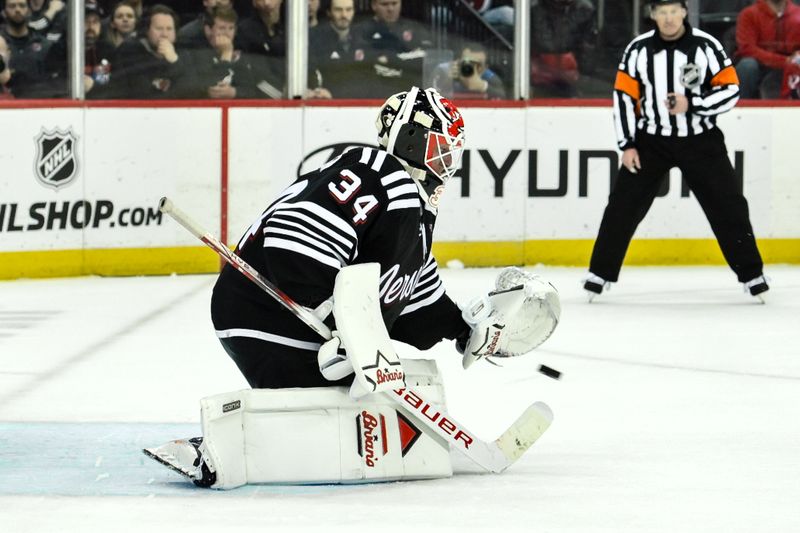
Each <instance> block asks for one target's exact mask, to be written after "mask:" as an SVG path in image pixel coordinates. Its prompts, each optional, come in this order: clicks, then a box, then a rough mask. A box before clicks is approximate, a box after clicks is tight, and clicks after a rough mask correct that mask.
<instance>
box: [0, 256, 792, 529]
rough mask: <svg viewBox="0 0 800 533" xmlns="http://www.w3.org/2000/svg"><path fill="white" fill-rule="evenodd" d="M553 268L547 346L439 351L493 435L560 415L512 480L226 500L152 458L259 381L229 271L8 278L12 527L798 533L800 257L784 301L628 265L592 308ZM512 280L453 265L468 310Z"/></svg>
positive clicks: (263, 490) (454, 393) (450, 390)
mask: <svg viewBox="0 0 800 533" xmlns="http://www.w3.org/2000/svg"><path fill="white" fill-rule="evenodd" d="M533 270H534V271H536V272H537V273H539V274H541V275H543V276H545V277H546V278H548V279H550V280H552V281H553V283H554V284H555V285H556V286H557V287H558V289H559V291H560V293H561V298H562V309H563V310H562V321H561V324H560V325H559V327H558V329H557V330H556V332H555V333H554V335H553V337H552V338H551V339H550V340H548V341H547V342H546V343H545V344H544V345H543V346H542V347H541V348H540V349H539V350H537V351H536V352H534V353H532V354H529V355H527V356H525V357H521V358H518V359H514V360H508V361H507V362H503V363H502V364H504V366H503V368H496V367H493V366H491V365H488V364H485V363H481V364H477V365H474V366H473V367H472V368H470V370H469V371H463V370H462V369H461V367H460V357H459V356H458V355H457V354H456V353H455V350H454V349H453V348H452V345H451V344H444V343H443V344H440V345H438V346H437V347H435V348H434V350H433V353H434V354H435V355H436V359H437V361H438V362H439V365H440V368H441V369H442V372H443V374H444V379H445V383H446V386H447V396H448V408H449V410H450V412H451V413H452V414H453V415H454V416H455V417H456V418H458V419H459V420H460V421H461V422H462V423H464V424H465V425H467V426H468V427H470V428H471V429H472V430H473V431H474V432H476V433H477V434H479V435H480V436H482V437H483V438H486V439H493V438H495V437H496V436H497V435H498V434H499V433H500V432H501V431H503V430H504V429H505V427H507V426H508V425H509V424H511V423H512V422H513V421H514V419H516V417H517V416H518V415H519V414H520V413H521V412H522V411H523V410H524V408H525V407H526V406H527V405H529V404H530V403H532V402H533V401H535V400H544V401H546V402H547V403H548V404H549V405H550V406H551V407H552V408H553V411H554V412H555V421H554V422H553V425H552V427H551V428H550V430H549V431H548V433H547V434H545V436H544V437H543V438H542V440H541V441H539V442H538V443H536V444H535V445H534V446H533V447H532V448H531V449H530V450H529V451H528V453H527V454H526V455H525V456H523V457H522V458H521V459H520V460H519V461H518V462H517V463H516V464H515V465H513V466H512V467H511V468H510V469H509V470H508V471H507V472H505V473H504V474H502V475H499V476H496V475H481V474H478V473H477V469H476V468H474V467H472V466H471V465H470V464H469V463H467V462H466V461H465V460H464V459H460V458H459V459H457V461H458V463H457V465H456V466H457V469H458V471H459V472H460V474H459V475H457V476H456V477H454V478H452V479H446V480H436V481H427V482H407V483H390V484H380V485H368V486H322V487H280V486H278V487H275V486H258V487H244V488H242V489H237V490H235V491H230V492H224V493H223V492H216V491H208V490H205V491H204V490H200V489H196V488H194V487H193V486H192V485H190V484H187V483H186V482H185V481H184V480H183V478H181V477H180V476H178V475H177V474H174V473H173V472H171V471H169V470H167V469H166V468H164V467H161V466H159V465H158V464H156V463H155V462H152V461H150V460H148V459H147V458H145V457H144V456H143V455H142V454H141V453H140V451H139V450H140V448H142V447H143V446H149V445H154V444H159V443H161V441H163V440H165V439H168V438H176V437H187V436H192V434H193V433H198V431H199V413H198V399H199V398H200V397H202V396H207V395H210V394H215V393H219V392H224V391H228V390H234V389H239V388H244V387H246V383H245V381H244V379H243V378H242V377H241V376H240V375H239V374H238V371H237V370H236V368H235V366H234V365H233V364H232V363H231V362H230V360H229V359H228V358H227V356H226V355H225V353H224V352H223V351H222V349H221V348H220V347H219V345H218V343H217V341H216V339H215V337H214V334H213V330H212V326H211V323H210V319H209V316H208V306H209V297H210V291H211V287H212V285H213V282H214V277H213V276H172V277H146V278H144V277H138V278H77V279H56V280H20V281H11V282H0V531H2V532H14V533H16V532H23V531H24V532H27V531H30V532H34V531H35V532H49V531H81V532H88V533H94V532H99V531H102V532H108V531H114V532H117V531H131V532H133V531H136V532H145V531H146V532H150V531H170V532H173V531H192V532H194V533H200V532H206V531H208V532H215V533H218V532H220V531H226V532H227V531H256V530H263V531H290V530H291V531H297V530H318V531H323V530H324V531H375V532H381V533H383V532H384V531H397V530H401V529H403V530H410V529H416V530H417V531H419V532H420V533H421V532H424V531H439V530H445V529H452V530H455V529H458V530H473V531H484V530H485V531H489V530H492V531H497V530H500V531H508V530H512V531H513V530H520V531H522V530H524V531H536V532H584V531H608V532H621V533H627V532H633V531H648V532H651V531H652V532H662V531H663V532H669V533H678V532H686V531H697V532H709V531H720V532H723V531H724V532H759V533H760V532H766V531H775V532H791V531H800V268H798V267H789V266H771V267H770V268H768V269H767V275H768V276H770V277H771V278H772V279H771V286H772V290H771V291H770V292H769V293H767V299H768V302H767V304H766V305H758V304H757V303H755V300H754V299H753V298H752V297H750V296H748V295H746V294H745V293H743V292H742V290H741V286H740V285H739V284H738V283H736V281H735V277H734V276H733V274H732V273H731V272H730V271H729V270H728V269H726V268H721V267H681V268H661V267H659V268H654V267H651V268H633V267H626V268H625V269H624V270H623V273H622V279H621V282H620V283H618V284H616V285H614V286H613V288H612V290H611V291H609V292H607V293H604V294H603V295H602V296H600V297H598V298H596V299H595V301H594V303H592V304H587V303H586V299H585V297H584V294H583V291H582V290H581V289H580V278H581V276H582V275H583V271H582V270H578V269H570V268H543V267H537V268H534V269H533ZM496 273H497V270H496V269H451V270H447V269H445V270H443V271H442V277H443V278H444V281H445V284H446V286H447V287H448V290H449V292H450V293H451V295H452V296H453V297H454V299H456V300H458V301H465V300H467V299H469V298H470V297H472V296H473V295H475V294H476V293H477V291H480V290H487V289H489V288H490V287H492V286H493V279H494V276H495V275H496ZM399 350H400V352H401V353H403V354H404V355H411V356H420V355H421V354H420V353H419V352H416V351H415V350H413V349H411V348H410V347H407V346H400V347H399ZM542 363H544V364H546V365H548V366H551V367H553V368H556V369H558V370H561V371H562V372H563V376H562V379H561V380H560V381H554V380H551V379H548V378H546V377H544V376H542V375H541V374H539V373H538V372H537V371H536V369H537V368H538V365H539V364H542Z"/></svg>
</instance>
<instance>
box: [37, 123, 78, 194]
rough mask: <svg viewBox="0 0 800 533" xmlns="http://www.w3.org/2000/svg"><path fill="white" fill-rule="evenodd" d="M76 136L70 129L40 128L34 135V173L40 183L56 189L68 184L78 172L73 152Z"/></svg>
mask: <svg viewBox="0 0 800 533" xmlns="http://www.w3.org/2000/svg"><path fill="white" fill-rule="evenodd" d="M77 140H78V139H77V137H76V136H75V134H74V133H72V129H68V130H67V131H62V130H59V129H56V130H55V131H47V130H44V129H43V130H42V131H41V133H39V135H38V136H37V137H36V163H35V164H34V171H35V172H34V173H35V174H36V178H37V179H38V180H39V182H40V183H41V184H42V185H45V186H46V187H52V188H54V189H58V188H60V187H63V186H65V185H68V184H69V183H71V182H72V180H73V179H75V176H77V174H78V160H77V156H76V154H75V145H76V142H77Z"/></svg>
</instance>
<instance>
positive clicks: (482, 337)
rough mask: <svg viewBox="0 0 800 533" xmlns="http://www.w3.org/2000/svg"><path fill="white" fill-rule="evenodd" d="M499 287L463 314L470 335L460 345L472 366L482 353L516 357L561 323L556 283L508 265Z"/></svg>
mask: <svg viewBox="0 0 800 533" xmlns="http://www.w3.org/2000/svg"><path fill="white" fill-rule="evenodd" d="M495 287H496V290H495V291H492V292H490V293H489V294H488V295H486V296H481V297H479V298H475V299H474V300H472V301H471V302H470V303H469V304H468V305H467V306H466V307H464V309H463V310H462V313H461V316H462V317H463V318H464V321H465V322H466V323H467V324H468V325H469V327H470V330H471V331H470V334H469V337H468V338H467V337H464V338H462V339H459V340H458V341H457V343H456V347H457V349H458V351H459V352H461V353H462V354H463V355H464V358H463V360H462V364H463V365H464V368H468V367H469V366H470V365H471V364H472V363H474V362H475V361H477V360H478V359H480V358H482V357H487V358H488V357H513V356H517V355H522V354H525V353H528V352H530V351H531V350H533V349H534V348H536V347H537V346H539V345H540V344H541V343H543V342H544V341H546V340H547V338H548V337H550V335H551V334H552V333H553V330H555V329H556V326H557V325H558V320H559V317H560V315H561V303H560V301H559V298H558V291H557V290H556V288H555V287H553V285H551V284H550V283H547V282H546V281H544V280H542V279H541V278H539V277H538V276H536V275H534V274H531V273H529V272H526V271H524V270H522V269H520V268H517V267H507V268H504V269H503V270H502V271H501V272H500V274H499V275H498V276H497V280H496V282H495Z"/></svg>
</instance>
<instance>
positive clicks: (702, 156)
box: [584, 0, 769, 297]
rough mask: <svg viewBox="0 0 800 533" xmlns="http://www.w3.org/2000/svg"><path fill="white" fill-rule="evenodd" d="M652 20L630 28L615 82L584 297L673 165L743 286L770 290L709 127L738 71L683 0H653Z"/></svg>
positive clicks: (614, 268)
mask: <svg viewBox="0 0 800 533" xmlns="http://www.w3.org/2000/svg"><path fill="white" fill-rule="evenodd" d="M651 7H652V10H651V18H652V19H653V21H654V22H655V24H656V29H655V30H651V31H649V32H647V33H644V34H642V35H640V36H638V37H636V38H635V39H634V40H633V41H631V43H630V44H628V46H627V48H626V49H625V52H624V54H623V56H622V61H621V62H620V64H619V70H618V71H617V77H616V82H615V84H614V94H613V99H614V122H615V126H616V132H617V142H618V145H619V148H620V150H622V151H623V152H622V167H621V168H620V169H619V173H618V174H617V179H616V183H615V184H614V186H613V189H612V191H611V195H610V196H609V199H608V205H607V206H606V209H605V212H604V213H603V220H602V222H601V224H600V231H599V232H598V235H597V240H596V241H595V243H594V250H593V251H592V258H591V262H590V265H589V275H588V276H587V278H586V279H585V280H584V281H585V283H584V289H586V290H587V291H589V292H590V293H591V295H590V296H591V297H594V296H595V295H597V294H600V293H602V292H603V289H604V288H606V287H608V286H609V283H610V282H615V281H617V279H618V277H619V271H620V268H621V267H622V261H623V259H624V258H625V253H626V252H627V249H628V245H629V243H630V241H631V238H632V237H633V234H634V231H636V227H637V226H638V225H639V223H640V222H641V221H642V219H643V218H644V216H645V214H647V211H648V210H649V209H650V206H651V205H652V203H653V200H654V199H655V197H656V194H657V193H658V190H659V188H660V186H661V183H662V181H663V180H664V177H665V176H666V175H667V173H668V171H669V169H670V168H672V167H678V168H679V169H680V170H681V172H682V173H683V178H684V180H685V181H686V183H687V184H688V186H689V188H690V189H691V190H692V192H693V193H694V195H695V196H696V197H697V201H698V202H700V206H701V207H702V209H703V211H704V212H705V214H706V217H707V218H708V221H709V223H710V224H711V229H712V230H713V232H714V235H715V236H716V238H717V242H718V243H719V246H720V248H721V249H722V254H723V255H724V257H725V259H726V261H727V262H728V264H729V265H730V267H731V269H733V271H734V272H735V273H736V276H737V277H738V279H739V281H740V282H742V283H743V284H744V286H745V290H746V291H749V293H750V294H751V295H753V296H757V295H759V294H761V293H763V292H765V291H767V290H768V289H769V286H768V285H767V280H766V278H765V277H764V275H763V271H762V269H763V263H762V261H761V255H760V254H759V251H758V247H757V246H756V239H755V237H754V235H753V228H752V226H751V225H750V219H749V212H748V206H747V200H746V199H745V197H744V196H743V195H742V192H741V191H740V185H739V184H738V183H737V180H736V175H735V173H734V170H733V167H732V165H731V162H730V160H729V159H728V150H727V148H726V147H725V139H724V136H723V134H722V132H721V131H720V130H719V128H717V127H716V124H715V122H716V116H717V115H719V114H720V113H724V112H726V111H729V110H731V109H733V107H734V106H735V105H736V102H737V101H738V99H739V80H738V78H737V76H736V70H734V67H733V64H732V62H731V60H730V59H729V58H728V56H727V55H726V54H725V50H724V49H723V48H722V45H721V44H720V43H719V41H717V40H716V39H715V38H714V37H712V36H711V35H709V34H707V33H705V32H703V31H700V30H696V29H694V28H692V27H691V26H690V25H689V24H688V23H687V21H686V16H687V10H686V2H685V0H651Z"/></svg>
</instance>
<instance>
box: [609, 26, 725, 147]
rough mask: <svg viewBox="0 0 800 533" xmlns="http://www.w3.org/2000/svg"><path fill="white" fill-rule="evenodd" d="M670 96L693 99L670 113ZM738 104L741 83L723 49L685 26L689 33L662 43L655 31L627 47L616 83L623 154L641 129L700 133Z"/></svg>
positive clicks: (616, 110) (616, 111) (616, 114)
mask: <svg viewBox="0 0 800 533" xmlns="http://www.w3.org/2000/svg"><path fill="white" fill-rule="evenodd" d="M668 93H676V94H683V95H686V97H687V98H688V100H689V109H688V111H687V112H686V113H684V114H678V115H670V114H669V112H668V109H667V106H666V103H665V101H666V100H667V94H668ZM738 100H739V79H738V77H737V76H736V70H735V69H734V68H733V66H732V63H731V60H730V58H728V56H727V55H726V54H725V51H724V50H723V48H722V45H721V44H720V43H719V41H718V40H716V39H715V38H714V37H712V36H711V35H709V34H708V33H706V32H704V31H701V30H698V29H696V28H692V27H691V26H689V25H688V24H686V33H685V34H684V35H683V36H682V37H681V38H680V39H677V40H675V41H664V40H663V39H662V38H661V37H660V36H659V34H658V31H657V30H652V31H649V32H647V33H644V34H642V35H640V36H639V37H637V38H635V39H634V40H633V41H631V42H630V44H628V47H627V48H626V49H625V53H624V54H623V56H622V61H621V62H620V64H619V70H618V71H617V78H616V82H615V83H614V125H615V127H616V133H617V143H618V145H619V148H620V149H621V150H625V149H627V148H632V147H635V146H636V133H637V131H644V132H646V133H649V134H651V135H660V136H664V137H687V136H691V135H698V134H700V133H703V132H706V131H708V130H710V129H712V128H714V127H715V123H716V115H718V114H720V113H724V112H725V111H729V110H731V109H733V107H734V106H735V105H736V102H737V101H738Z"/></svg>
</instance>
